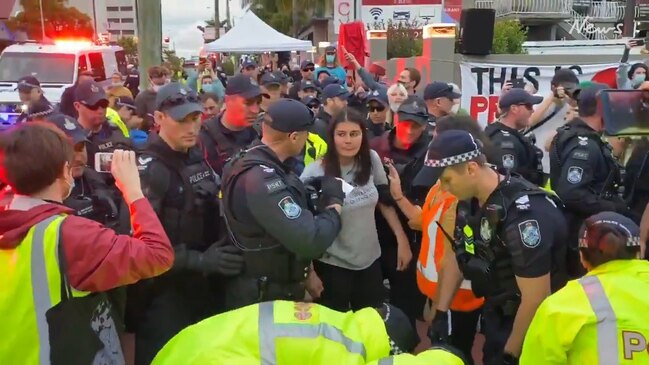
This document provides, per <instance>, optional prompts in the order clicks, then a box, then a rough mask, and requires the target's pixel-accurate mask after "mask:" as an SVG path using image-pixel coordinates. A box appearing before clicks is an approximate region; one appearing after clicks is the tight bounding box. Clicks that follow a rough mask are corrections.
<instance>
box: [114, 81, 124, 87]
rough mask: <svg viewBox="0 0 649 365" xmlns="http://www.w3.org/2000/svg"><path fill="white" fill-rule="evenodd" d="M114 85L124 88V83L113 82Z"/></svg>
mask: <svg viewBox="0 0 649 365" xmlns="http://www.w3.org/2000/svg"><path fill="white" fill-rule="evenodd" d="M112 85H113V86H122V83H121V82H119V81H118V82H113V84H112Z"/></svg>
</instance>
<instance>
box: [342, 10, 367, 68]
mask: <svg viewBox="0 0 649 365" xmlns="http://www.w3.org/2000/svg"><path fill="white" fill-rule="evenodd" d="M338 33H339V34H338V61H339V62H340V65H341V66H343V67H344V68H345V69H347V70H353V69H354V66H353V65H351V64H349V62H347V60H346V59H345V54H344V53H343V48H345V49H346V50H347V52H349V53H351V54H353V55H354V57H356V61H358V63H360V64H361V66H365V57H367V56H368V55H369V53H368V46H367V39H366V36H365V24H363V22H362V21H356V22H352V23H344V24H340V29H339V32H338Z"/></svg>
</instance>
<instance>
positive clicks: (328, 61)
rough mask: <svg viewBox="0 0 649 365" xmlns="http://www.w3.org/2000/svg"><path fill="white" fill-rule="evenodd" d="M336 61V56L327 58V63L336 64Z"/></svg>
mask: <svg viewBox="0 0 649 365" xmlns="http://www.w3.org/2000/svg"><path fill="white" fill-rule="evenodd" d="M334 59H336V56H335V55H326V56H325V60H326V61H327V63H334Z"/></svg>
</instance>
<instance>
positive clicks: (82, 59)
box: [77, 54, 88, 75]
mask: <svg viewBox="0 0 649 365" xmlns="http://www.w3.org/2000/svg"><path fill="white" fill-rule="evenodd" d="M87 69H88V61H86V55H85V54H82V55H80V56H79V67H78V68H77V75H78V74H80V73H81V72H83V71H86V70H87Z"/></svg>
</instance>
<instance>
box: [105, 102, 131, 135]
mask: <svg viewBox="0 0 649 365" xmlns="http://www.w3.org/2000/svg"><path fill="white" fill-rule="evenodd" d="M106 119H108V122H109V123H110V124H112V125H114V126H115V127H117V128H119V130H120V131H121V132H122V134H123V135H124V137H126V138H129V133H128V127H127V126H126V124H124V121H123V120H122V118H121V117H120V116H119V113H118V112H117V111H116V110H115V109H113V108H108V109H106Z"/></svg>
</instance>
